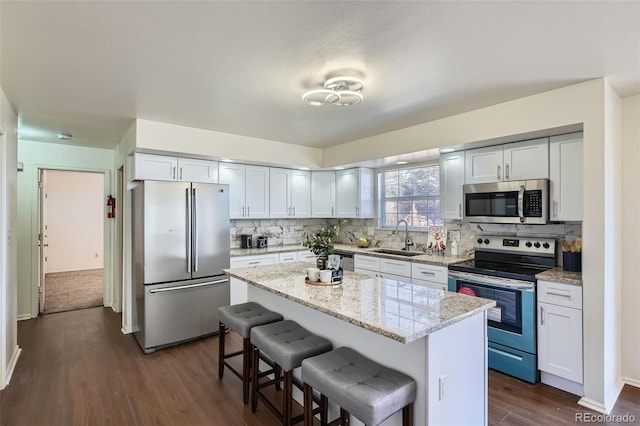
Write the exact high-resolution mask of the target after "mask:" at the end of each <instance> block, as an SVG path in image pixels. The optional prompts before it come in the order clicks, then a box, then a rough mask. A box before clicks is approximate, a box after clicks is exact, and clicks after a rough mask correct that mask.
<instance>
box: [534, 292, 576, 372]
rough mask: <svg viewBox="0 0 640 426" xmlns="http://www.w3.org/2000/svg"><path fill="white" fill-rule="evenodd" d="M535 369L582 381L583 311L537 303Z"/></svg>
mask: <svg viewBox="0 0 640 426" xmlns="http://www.w3.org/2000/svg"><path fill="white" fill-rule="evenodd" d="M538 368H539V369H540V370H542V371H546V372H547V373H550V374H555V375H556V376H560V377H564V378H565V379H568V380H571V381H574V382H577V383H582V311H581V310H579V309H572V308H566V307H564V306H557V305H551V304H548V303H538Z"/></svg>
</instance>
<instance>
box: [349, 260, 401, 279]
mask: <svg viewBox="0 0 640 426" xmlns="http://www.w3.org/2000/svg"><path fill="white" fill-rule="evenodd" d="M353 270H354V272H359V273H361V274H367V275H371V276H374V277H380V278H387V279H390V280H396V281H404V282H410V281H411V262H407V261H404V260H395V259H386V258H382V257H374V256H362V255H355V256H353Z"/></svg>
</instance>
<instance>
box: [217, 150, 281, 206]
mask: <svg viewBox="0 0 640 426" xmlns="http://www.w3.org/2000/svg"><path fill="white" fill-rule="evenodd" d="M219 173H220V179H219V180H220V183H225V184H228V185H229V215H230V217H231V219H239V218H267V217H269V168H268V167H261V166H249V165H244V164H235V163H222V164H221V165H220V171H219Z"/></svg>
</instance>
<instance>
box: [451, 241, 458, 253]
mask: <svg viewBox="0 0 640 426" xmlns="http://www.w3.org/2000/svg"><path fill="white" fill-rule="evenodd" d="M451 256H453V257H458V242H457V241H456V240H453V241H451Z"/></svg>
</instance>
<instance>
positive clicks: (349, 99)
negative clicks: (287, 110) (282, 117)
mask: <svg viewBox="0 0 640 426" xmlns="http://www.w3.org/2000/svg"><path fill="white" fill-rule="evenodd" d="M362 89H364V82H363V81H362V80H360V79H359V78H356V77H333V78H330V79H328V80H327V81H325V83H324V89H317V90H310V91H308V92H307V93H305V94H304V95H302V100H303V101H304V102H305V103H307V104H308V105H311V106H322V105H337V106H350V105H355V104H359V103H360V102H362V99H363V97H362V94H361V93H360V92H361V91H362Z"/></svg>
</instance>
